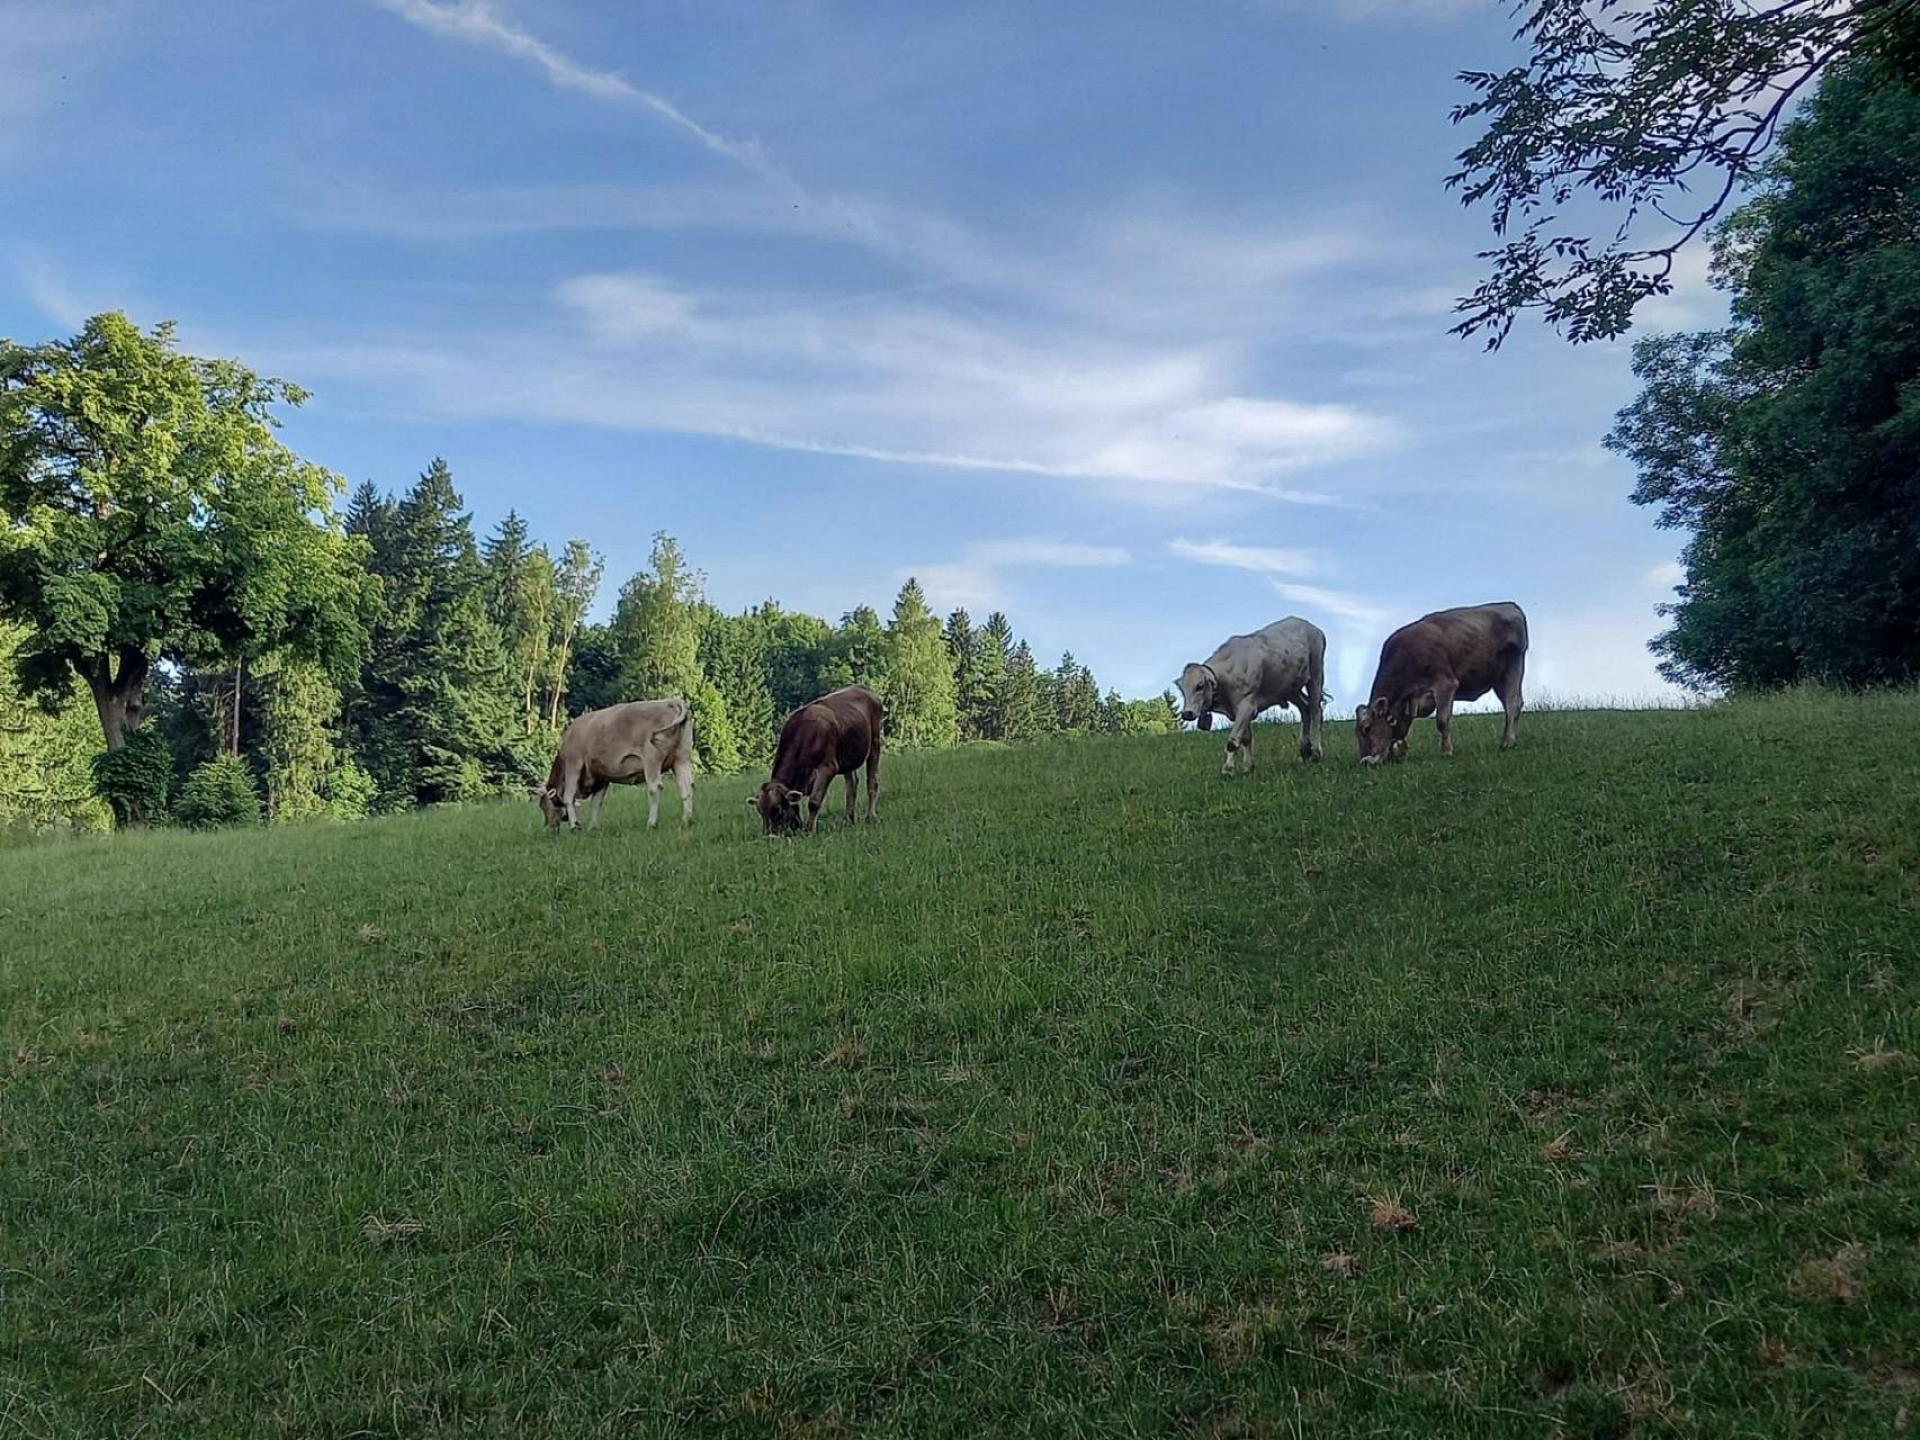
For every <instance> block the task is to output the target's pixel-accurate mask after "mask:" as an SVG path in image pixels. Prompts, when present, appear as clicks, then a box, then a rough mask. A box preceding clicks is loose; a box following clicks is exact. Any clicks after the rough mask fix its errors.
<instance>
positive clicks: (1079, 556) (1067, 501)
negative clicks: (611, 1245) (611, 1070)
mask: <svg viewBox="0 0 1920 1440" xmlns="http://www.w3.org/2000/svg"><path fill="white" fill-rule="evenodd" d="M1509 31H1510V22H1509V19H1508V17H1507V12H1506V9H1505V7H1504V6H1503V5H1500V4H1495V3H1491V0H1398V3H1396V0H1371V3H1369V0H1217V3H1206V0H1195V3H1191V4H1184V5H1167V4H1162V3H1139V4H1132V3H1121V0H1095V3H1085V4H1080V3H1066V0H1048V3H1046V4H1033V3H1031V0H1021V3H1004V4H1002V3H958V4H952V5H947V6H940V7H924V6H902V5H894V4H881V3H874V4H867V5H851V4H839V3H830V0H796V3H787V4H780V5H771V4H764V3H763V4H755V5H748V4H743V3H735V0H698V3H695V0H280V3H275V4H271V5H268V4H258V3H241V0H224V3H215V0H171V3H168V4H166V5H164V6H163V5H158V4H154V3H151V0H144V3H143V0H0V334H5V335H9V336H12V337H13V338H16V339H21V340H38V339H43V338H49V337H51V336H54V335H59V334H64V333H70V332H71V331H72V330H73V329H74V328H75V327H77V325H78V324H79V323H80V322H81V321H82V320H83V319H84V318H85V317H86V316H87V315H88V314H90V313H92V312H94V311H96V310H101V309H107V308H121V309H125V310H126V311H128V313H129V314H131V315H132V316H133V317H134V318H135V319H137V320H139V321H140V322H142V323H146V324H150V323H152V322H154V321H157V320H159V319H162V318H173V319H176V320H178V322H179V324H180V328H181V335H182V339H183V341H184V343H185V344H186V345H187V346H188V347H189V348H191V349H194V350H196V351H199V352H202V353H223V354H233V355H237V356H239V357H241V358H243V359H245V360H247V361H248V362H249V363H251V364H253V365H254V366H255V367H256V368H259V369H262V370H265V371H268V372H270V373H274V374H279V375H284V376H286V377H288V378H291V379H295V380H298V381H299V382H301V383H302V384H303V385H305V386H307V387H308V388H309V389H311V390H312V391H313V399H312V401H311V402H310V403H309V404H308V406H307V407H306V408H305V409H303V410H301V411H299V412H297V413H295V414H294V415H293V416H292V417H291V418H290V420H289V423H288V425H287V429H286V434H287V438H288V440H289V441H290V443H291V444H293V445H294V446H295V448H296V449H298V450H300V451H301V452H302V453H303V454H305V455H307V456H309V457H310V458H312V459H315V460H318V461H320V462H321V463H323V464H325V465H327V466H329V467H330V468H332V469H333V470H335V471H337V472H339V473H340V474H341V475H343V476H344V477H346V479H347V480H348V481H349V482H350V483H353V482H358V481H359V480H362V479H372V480H373V481H375V482H376V483H377V484H379V485H382V486H384V487H387V488H400V487H403V486H404V485H406V484H407V483H409V482H410V481H411V479H412V478H413V476H414V475H415V474H417V472H418V471H420V470H421V469H422V468H424V467H425V465H426V463H427V461H428V460H429V459H430V458H431V457H432V456H434V455H436V454H439V455H444V456H445V457H446V458H447V460H448V462H449V463H450V464H451V465H452V467H453V470H454V475H455V478H456V481H457V483H458V484H459V486H460V488H461V491H462V493H463V494H464V495H465V497H466V499H467V501H468V503H469V504H470V506H471V507H472V509H473V510H474V513H475V523H476V528H477V529H478V530H479V531H481V532H482V533H484V532H485V531H486V530H487V529H489V528H491V526H492V525H493V524H494V522H495V521H497V519H498V518H499V517H500V516H501V515H502V514H503V513H504V512H505V511H506V510H507V508H508V507H509V506H513V507H517V508H518V509H519V510H520V511H521V512H522V513H524V514H526V515H527V516H528V517H529V519H530V521H531V523H532V524H533V526H534V528H535V531H536V533H538V534H540V535H541V536H542V537H544V538H546V539H548V540H549V541H551V542H554V543H556V544H557V543H558V542H560V541H562V540H563V539H565V538H566V537H567V536H569V535H576V534H577V535H582V536H585V537H586V538H587V539H588V540H590V541H591V542H592V543H593V544H594V546H595V547H596V548H598V549H599V550H601V551H602V552H603V553H604V554H605V556H606V559H607V573H608V576H609V582H608V586H607V592H606V594H605V595H604V596H603V608H604V605H605V603H606V601H607V600H609V599H610V597H611V594H612V591H613V589H614V588H615V586H616V585H617V583H618V580H619V579H620V578H622V577H624V576H625V575H627V574H630V573H631V572H633V571H634V570H635V569H638V568H640V567H642V566H643V565H644V563H645V559H646V553H647V549H648V546H649V543H650V536H651V534H652V532H653V531H655V530H657V529H666V530H669V531H671V532H672V533H673V534H674V535H676V536H677V537H678V538H679V539H680V541H681V543H682V545H683V546H684V548H685V549H686V551H687V552H688V554H689V556H690V557H691V558H692V560H693V561H694V563H695V564H696V565H697V566H698V567H699V568H700V569H702V570H703V571H705V573H706V575H707V577H708V590H709V593H710V595H711V596H712V598H713V599H714V600H715V601H716V602H717V603H719V604H721V605H724V606H727V607H729V608H738V607H741V606H745V605H748V604H751V603H754V602H757V601H758V600H759V599H761V598H762V597H763V596H766V595H768V594H772V595H773V596H775V597H777V598H778V599H780V600H781V601H783V602H784V603H787V604H789V605H793V606H798V607H801V608H806V609H810V610H813V611H815V612H817V613H820V614H824V615H827V616H829V617H830V618H831V617H837V616H838V615H839V614H840V613H842V612H843V611H845V610H846V609H848V608H850V607H851V606H852V605H854V604H856V603H859V602H861V601H867V602H870V603H873V604H874V605H876V606H877V607H879V608H880V609H881V610H882V611H883V613H884V611H885V610H886V608H887V607H888V605H889V604H890V603H891V600H892V597H893V594H894V592H895V590H896V589H897V588H898V586H899V584H900V582H901V580H902V579H903V578H904V577H905V576H906V575H907V574H910V573H911V574H916V575H918V576H919V577H920V579H921V581H922V583H923V584H924V585H925V586H926V587H927V589H928V591H929V593H930V596H931V598H932V599H933V601H934V602H935V603H936V605H938V606H940V607H941V608H942V609H945V608H947V607H950V606H952V605H954V604H965V605H967V606H969V607H970V608H971V609H972V610H973V611H974V612H975V614H976V615H977V616H978V615H983V614H984V613H985V612H986V611H987V610H989V609H992V608H995V607H1001V608H1005V609H1006V610H1007V611H1008V612H1009V614H1010V615H1011V616H1012V617H1013V620H1014V623H1015V625H1016V628H1018V629H1019V630H1020V632H1021V633H1022V634H1023V635H1025V636H1027V637H1028V638H1030V639H1031V640H1032V642H1033V644H1034V647H1035V649H1036V651H1037V652H1038V653H1040V654H1041V656H1042V657H1043V659H1047V660H1050V659H1051V658H1053V657H1055V656H1057V655H1058V653H1059V652H1060V651H1061V650H1062V649H1065V648H1069V647H1070V648H1071V649H1072V650H1073V651H1074V652H1075V654H1076V656H1078V657H1079V658H1080V659H1082V660H1084V661H1086V662H1088V663H1090V664H1091V665H1092V666H1093V667H1094V670H1095V671H1096V673H1097V674H1098V675H1099V677H1100V679H1101V680H1102V682H1103V683H1105V684H1112V685H1117V686H1118V687H1119V688H1120V689H1122V690H1123V691H1125V692H1128V693H1133V694H1138V693H1148V692H1152V691H1155V690H1158V689H1159V688H1161V687H1162V686H1164V685H1165V684H1167V683H1168V682H1169V681H1170V680H1171V678H1172V676H1173V675H1174V674H1175V673H1176V672H1177V670H1178V668H1179V666H1180V664H1181V663H1182V662H1183V661H1186V660H1189V659H1193V658H1197V657H1199V656H1202V655H1204V654H1205V653H1206V652H1207V651H1208V650H1209V649H1211V648H1212V646H1213V645H1214V644H1215V643H1216V642H1217V641H1218V640H1220V639H1221V638H1223V637H1224V636H1226V635H1227V634H1229V633H1233V632H1236V631H1241V630H1246V629H1249V628H1252V627H1255V626H1258V625H1261V624H1264V623H1266V622H1268V621H1270V620H1274V619H1277V618H1279V617H1280V616H1282V615H1284V614H1288V613H1298V614H1302V615H1305V616H1307V617H1309V618H1311V619H1313V620H1315V621H1316V622H1318V623H1319V624H1320V625H1321V626H1322V627H1323V628H1324V629H1325V630H1326V631H1327V633H1328V635H1329V639H1330V656H1329V670H1330V674H1329V686H1330V688H1331V690H1332V691H1333V692H1334V695H1335V697H1336V700H1337V701H1340V702H1344V703H1351V702H1352V700H1353V698H1354V697H1356V696H1358V695H1360V692H1362V691H1363V690H1364V688H1365V686H1366V683H1367V681H1368V679H1369V678H1370V677H1371V672H1372V665H1373V661H1374V658H1375V657H1376V655H1377V653H1378V648H1379V643H1380V640H1381V639H1382V638H1383V636H1384V635H1385V633H1386V631H1387V630H1388V629H1390V628H1391V627H1392V626H1393V625H1394V624H1397V623H1399V622H1401V621H1402V620H1405V619H1408V618H1411V617H1412V616H1415V615H1418V614H1420V613H1422V612H1424V611H1426V610H1429V609H1433V608H1436V607H1439V606H1442V605H1451V604H1462V603H1469V602H1474V601H1479V600H1488V599H1509V598H1510V599H1514V600H1518V601H1520V602H1521V603H1522V604H1523V605H1524V606H1525V607H1526V608H1527V610H1528V612H1529V614H1530V616H1531V617H1532V628H1533V662H1532V666H1531V678H1532V685H1533V689H1534V691H1535V692H1536V693H1546V692H1552V693H1557V694H1559V695H1561V696H1566V697H1572V696H1613V697H1622V698H1626V697H1641V698H1645V697H1654V696H1658V695H1660V694H1662V693H1664V687H1663V686H1662V685H1661V683H1660V682H1659V680H1658V678H1657V676H1656V675H1655V673H1654V670H1653V665H1652V662H1651V659H1650V658H1649V657H1648V655H1647V654H1646V651H1645V642H1646V640H1647V639H1648V638H1649V637H1650V636H1651V635H1653V634H1654V633H1655V632H1656V631H1657V630H1658V629H1659V628H1660V621H1659V619H1658V617H1657V616H1656V615H1655V613H1654V608H1653V607H1654V606H1655V605H1656V604H1657V603H1658V602H1660V601H1661V600H1662V599H1664V598H1667V596H1668V593H1669V587H1670V586H1671V585H1672V583H1673V582H1674V580H1675V579H1676V578H1677V572H1676V570H1675V567H1674V565H1673V560H1674V556H1675V553H1676V549H1677V537H1675V536H1674V535H1672V534H1666V533H1662V532H1658V531H1656V530H1654V529H1653V527H1652V525H1651V523H1650V517H1649V516H1648V515H1647V514H1646V513H1645V512H1643V511H1640V510H1637V509H1635V508H1634V507H1632V506H1631V505H1629V504H1628V503H1627V500H1626V496H1627V493H1628V491H1629V489H1630V488H1631V485H1632V475H1631V472H1630V471H1629V470H1628V468H1627V467H1625V466H1624V465H1623V464H1621V462H1619V461H1618V460H1616V459H1614V458H1612V457H1610V456H1608V455H1607V454H1606V453H1605V452H1604V451H1602V449H1601V448H1600V443H1599V442H1600V439H1601V437H1602V435H1604V433H1605V432H1606V430H1607V428H1608V426H1609V424H1610V421H1611V417H1612V415H1613V412H1614V411H1615V410H1617V409H1618V408H1619V406H1620V405H1621V404H1623V403H1624V402H1625V401H1626V400H1628V399H1629V398H1630V397H1631V395H1632V393H1633V389H1634V386H1633V381H1632V377H1631V375H1630V373H1629V371H1628V358H1629V357H1628V352H1627V346H1626V345H1625V344H1619V345H1613V346H1587V347H1582V348H1577V349H1576V348H1574V347H1570V346H1568V345H1566V344H1565V343H1564V342H1562V341H1560V340H1559V339H1557V338H1556V337H1555V336H1553V335H1552V334H1551V333H1549V332H1547V331H1545V330H1543V329H1540V328H1537V327H1536V328H1532V329H1523V330H1522V331H1519V332H1516V335H1515V337H1514V339H1513V341H1512V342H1510V343H1509V345H1508V346H1507V347H1506V348H1505V349H1503V350H1502V351H1500V352H1499V353H1497V354H1491V355H1489V354H1486V353H1484V352H1483V351H1482V350H1481V349H1480V348H1479V347H1478V345H1477V344H1475V343H1473V342H1467V341H1461V340H1457V339H1454V338H1451V337H1449V336H1448V335H1447V334H1446V329H1447V325H1448V323H1449V315H1448V310H1449V306H1450V302H1451V299H1452V297H1453V296H1454V295H1456V294H1458V293H1460V292H1461V291H1462V290H1463V289H1465V288H1467V287H1469V286H1470V285H1471V284H1472V282H1473V280H1474V278H1475V276H1476V265H1475V261H1474V259H1473V256H1474V252H1475V251H1476V250H1477V249H1479V248H1483V247H1484V245H1485V244H1486V241H1487V235H1486V231H1485V227H1484V221H1483V220H1482V219H1481V218H1480V217H1479V216H1477V215H1474V214H1470V213H1467V212H1464V211H1462V210H1461V208H1460V206H1459V205H1458V203H1457V201H1456V200H1455V199H1454V197H1452V196H1451V195H1449V194H1447V193H1446V192H1445V191H1444V190H1443V189H1442V186H1441V181H1442V178H1443V177H1444V175H1445V174H1446V173H1447V171H1448V169H1449V168H1450V167H1449V161H1450V159H1451V157H1452V155H1453V154H1454V153H1455V152H1456V151H1457V150H1458V149H1459V148H1460V146H1461V144H1462V143H1464V136H1463V135H1462V134H1460V133H1458V132H1455V131H1454V130H1453V129H1452V127H1450V126H1449V125H1448V123H1447V120H1446V112H1447V109H1448V107H1449V105H1450V104H1452V103H1453V102H1454V101H1456V100H1457V99H1458V98H1459V96H1460V93H1461V92H1460V90H1459V87H1458V86H1457V85H1456V84H1455V82H1454V80H1453V78H1452V77H1453V75H1454V73H1455V72H1456V71H1458V70H1459V69H1461V68H1463V67H1468V66H1473V67H1486V68H1491V67H1496V66H1499V65H1501V64H1504V63H1508V62H1510V61H1511V60H1512V59H1513V58H1514V55H1515V51H1514V48H1513V46H1512V43H1511V40H1510V38H1509ZM1703 264H1704V256H1694V257H1691V262H1690V263H1689V264H1688V265H1686V266H1684V267H1683V272H1682V277H1681V278H1682V284H1681V285H1680V287H1679V289H1678V290H1677V291H1676V293H1675V295H1674V296H1672V297H1668V298H1665V299H1662V300H1659V301H1657V302H1655V303H1654V304H1653V305H1651V306H1649V307H1647V310H1646V312H1645V315H1644V320H1645V325H1643V328H1646V326H1667V327H1672V326H1681V327H1694V326H1700V325H1704V324H1709V323H1712V322H1713V321H1714V319H1715V318H1716V316H1718V315H1720V314H1721V313H1723V309H1722V306H1721V304H1720V302H1719V298H1718V297H1717V296H1716V295H1715V294H1714V293H1713V292H1712V291H1711V290H1710V289H1708V288H1707V287H1706V286H1705V285H1704V282H1703V277H1702V273H1701V270H1702V266H1703ZM1361 698H1364V697H1363V696H1361Z"/></svg>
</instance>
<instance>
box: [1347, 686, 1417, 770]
mask: <svg viewBox="0 0 1920 1440" xmlns="http://www.w3.org/2000/svg"><path fill="white" fill-rule="evenodd" d="M1413 713H1414V704H1413V700H1412V698H1411V697H1409V698H1407V699H1405V700H1402V701H1401V702H1400V703H1399V704H1398V705H1393V704H1390V703H1389V702H1388V700H1387V697H1386V696H1384V695H1382V696H1381V697H1380V698H1379V699H1377V700H1375V701H1374V702H1373V703H1372V704H1371V705H1362V706H1360V707H1359V708H1357V709H1356V710H1355V711H1354V712H1353V738H1354V739H1356V740H1358V741H1359V742H1360V763H1361V764H1362V765H1378V764H1379V763H1380V762H1381V761H1382V760H1401V759H1404V758H1405V757H1406V753H1407V731H1408V730H1410V729H1411V728H1412V727H1413Z"/></svg>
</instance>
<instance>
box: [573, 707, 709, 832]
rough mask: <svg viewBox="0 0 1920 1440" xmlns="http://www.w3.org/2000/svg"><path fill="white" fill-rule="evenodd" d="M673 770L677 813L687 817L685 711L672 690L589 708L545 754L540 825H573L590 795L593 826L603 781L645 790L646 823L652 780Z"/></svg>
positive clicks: (655, 803) (650, 816)
mask: <svg viewBox="0 0 1920 1440" xmlns="http://www.w3.org/2000/svg"><path fill="white" fill-rule="evenodd" d="M668 770H671V771H672V772H673V778H674V783H675V784H677V785H678V786H679V787H680V818H681V819H682V820H683V821H685V822H687V823H689V824H691V823H692V821H693V711H692V710H691V709H690V708H689V707H688V705H687V702H686V701H685V700H682V699H681V698H680V697H679V696H678V695H673V696H669V697H668V698H667V699H665V700H630V701H628V702H627V703H626V704H624V705H609V706H607V707H606V709H604V710H589V711H588V712H587V713H586V714H584V715H582V716H580V717H579V718H577V719H575V720H574V721H573V722H572V723H571V724H569V725H568V726H567V731H566V734H564V735H562V736H561V737H560V753H559V754H557V755H555V756H554V757H553V768H552V769H551V770H549V771H548V772H547V783H546V784H545V785H544V786H543V787H541V790H540V792H539V793H540V813H541V814H542V815H544V816H546V820H547V828H548V829H550V830H551V829H556V828H558V827H559V826H561V825H569V826H575V827H577V826H578V825H579V823H580V802H581V801H582V800H591V801H592V802H593V814H592V816H591V818H590V819H589V820H588V822H587V828H588V829H592V828H593V827H594V826H595V825H598V824H599V823H600V803H601V801H603V800H605V799H606V797H607V787H608V786H609V785H634V784H641V783H644V784H645V785H646V787H647V828H648V829H649V830H651V829H652V828H653V827H654V826H655V825H657V824H658V823H659V821H660V779H661V776H662V774H663V773H664V772H666V771H668Z"/></svg>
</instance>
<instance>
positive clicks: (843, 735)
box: [747, 685, 886, 835]
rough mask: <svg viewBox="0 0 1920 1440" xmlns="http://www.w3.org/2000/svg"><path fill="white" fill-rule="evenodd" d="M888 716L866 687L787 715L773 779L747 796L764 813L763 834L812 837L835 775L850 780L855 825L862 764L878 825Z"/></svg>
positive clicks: (850, 818) (871, 813) (869, 816)
mask: <svg viewBox="0 0 1920 1440" xmlns="http://www.w3.org/2000/svg"><path fill="white" fill-rule="evenodd" d="M885 715H886V711H885V709H884V708H883V707H882V706H881V704H880V697H879V696H878V695H876V694H874V693H873V692H872V691H871V690H869V689H867V687H866V686H864V685H849V686H847V687H846V688H845V689H841V690H835V691H833V692H832V693H831V694H829V695H822V696H821V697H820V698H819V699H818V700H812V701H809V702H808V703H807V704H805V705H802V706H801V707H800V708H799V709H798V710H796V711H794V712H793V713H792V714H791V715H789V716H788V717H787V723H786V724H784V725H782V726H781V727H780V744H779V748H778V749H776V750H775V751H774V756H773V778H772V779H771V780H769V781H767V783H766V784H764V785H762V786H761V787H760V793H759V794H758V795H750V796H748V797H747V804H749V805H751V806H753V807H754V808H755V809H757V810H759V812H760V827H761V832H762V833H763V834H767V835H781V834H785V833H786V832H788V831H791V830H798V829H799V828H800V827H801V826H802V825H804V826H805V827H806V828H807V831H808V832H809V833H811V832H813V831H814V830H816V829H818V828H819V826H820V808H821V806H823V805H825V804H826V803H827V787H828V786H829V785H831V784H832V783H833V777H834V776H836V775H844V776H845V777H846V781H847V823H848V824H849V825H851V824H853V823H854V795H855V791H856V790H857V788H858V786H859V782H860V777H859V774H858V772H859V769H860V767H861V766H862V765H865V766H866V767H867V819H868V820H870V821H872V820H878V819H879V818H880V816H879V813H878V812H877V811H876V810H875V808H874V807H875V806H876V804H878V802H879V799H880V723H881V721H882V720H883V719H884V718H885ZM809 805H811V806H812V807H813V810H812V814H811V816H809V814H808V813H807V809H806V807H807V806H809Z"/></svg>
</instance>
